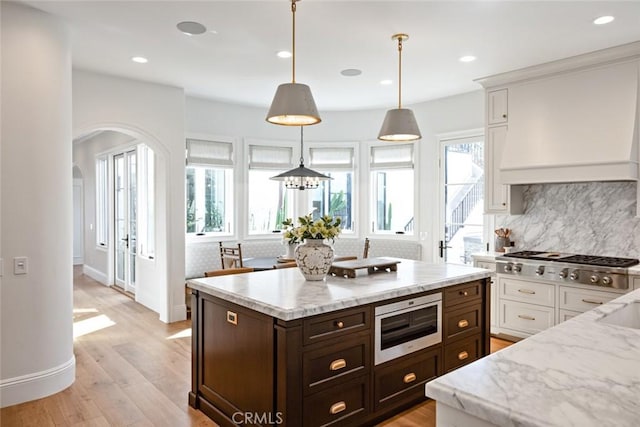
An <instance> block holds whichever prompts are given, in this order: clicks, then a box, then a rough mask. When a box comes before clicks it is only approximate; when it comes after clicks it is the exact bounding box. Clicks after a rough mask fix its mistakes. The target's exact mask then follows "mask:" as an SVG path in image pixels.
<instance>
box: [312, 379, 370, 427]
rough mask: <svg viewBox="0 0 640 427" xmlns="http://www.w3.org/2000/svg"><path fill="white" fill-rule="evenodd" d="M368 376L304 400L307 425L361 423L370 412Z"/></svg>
mask: <svg viewBox="0 0 640 427" xmlns="http://www.w3.org/2000/svg"><path fill="white" fill-rule="evenodd" d="M368 402H369V383H368V381H367V377H359V378H356V380H354V381H350V382H348V383H346V384H341V385H340V386H339V387H332V388H330V389H327V390H325V391H322V392H320V393H315V394H313V395H311V396H309V397H308V398H306V399H305V400H304V403H303V405H302V406H303V408H302V413H303V418H304V421H303V424H304V425H305V427H306V426H330V425H340V426H343V425H359V424H361V423H359V422H358V420H360V419H362V418H363V417H364V416H366V415H367V414H368V413H369V403H368Z"/></svg>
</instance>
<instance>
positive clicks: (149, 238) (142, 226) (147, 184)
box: [138, 144, 155, 258]
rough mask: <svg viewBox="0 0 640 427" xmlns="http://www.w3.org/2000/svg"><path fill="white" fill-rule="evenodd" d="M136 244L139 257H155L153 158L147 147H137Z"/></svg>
mask: <svg viewBox="0 0 640 427" xmlns="http://www.w3.org/2000/svg"><path fill="white" fill-rule="evenodd" d="M138 158H139V165H138V176H139V181H140V182H139V184H138V187H139V188H138V200H139V202H138V203H139V206H138V223H139V225H138V228H139V230H138V244H139V248H140V250H139V253H140V255H141V256H146V257H147V258H153V257H154V255H155V158H154V152H153V150H152V149H151V148H149V147H148V146H146V145H144V144H141V145H139V146H138Z"/></svg>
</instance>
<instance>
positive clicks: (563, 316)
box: [558, 309, 582, 323]
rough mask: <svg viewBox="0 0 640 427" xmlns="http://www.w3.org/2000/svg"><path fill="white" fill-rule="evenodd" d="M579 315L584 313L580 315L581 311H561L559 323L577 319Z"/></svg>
mask: <svg viewBox="0 0 640 427" xmlns="http://www.w3.org/2000/svg"><path fill="white" fill-rule="evenodd" d="M579 314H582V313H580V312H579V311H571V310H563V309H560V310H559V311H558V323H561V322H564V321H566V320H569V319H571V318H572V317H576V316H577V315H579Z"/></svg>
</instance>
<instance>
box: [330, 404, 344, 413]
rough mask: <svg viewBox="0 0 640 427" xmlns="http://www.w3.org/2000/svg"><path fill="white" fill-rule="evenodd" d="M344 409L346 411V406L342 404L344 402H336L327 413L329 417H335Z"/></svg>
mask: <svg viewBox="0 0 640 427" xmlns="http://www.w3.org/2000/svg"><path fill="white" fill-rule="evenodd" d="M345 409H347V404H346V403H344V401H341V402H338V403H334V404H333V405H331V408H329V413H330V414H331V415H335V414H337V413H338V412H342V411H344V410H345Z"/></svg>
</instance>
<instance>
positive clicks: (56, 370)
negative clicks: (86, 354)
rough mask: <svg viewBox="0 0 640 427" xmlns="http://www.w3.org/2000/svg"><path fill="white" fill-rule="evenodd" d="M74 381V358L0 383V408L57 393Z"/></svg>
mask: <svg viewBox="0 0 640 427" xmlns="http://www.w3.org/2000/svg"><path fill="white" fill-rule="evenodd" d="M75 379H76V357H75V356H71V359H69V360H68V361H66V362H65V363H63V364H61V365H59V366H56V367H53V368H51V369H47V370H45V371H40V372H36V373H33V374H28V375H22V376H20V377H16V378H8V379H5V380H1V381H0V407H1V408H4V407H6V406H11V405H17V404H18V403H23V402H29V401H31V400H36V399H40V398H43V397H46V396H50V395H52V394H55V393H58V392H60V391H62V390H64V389H66V388H67V387H69V386H70V385H71V384H73V382H74V381H75Z"/></svg>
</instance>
